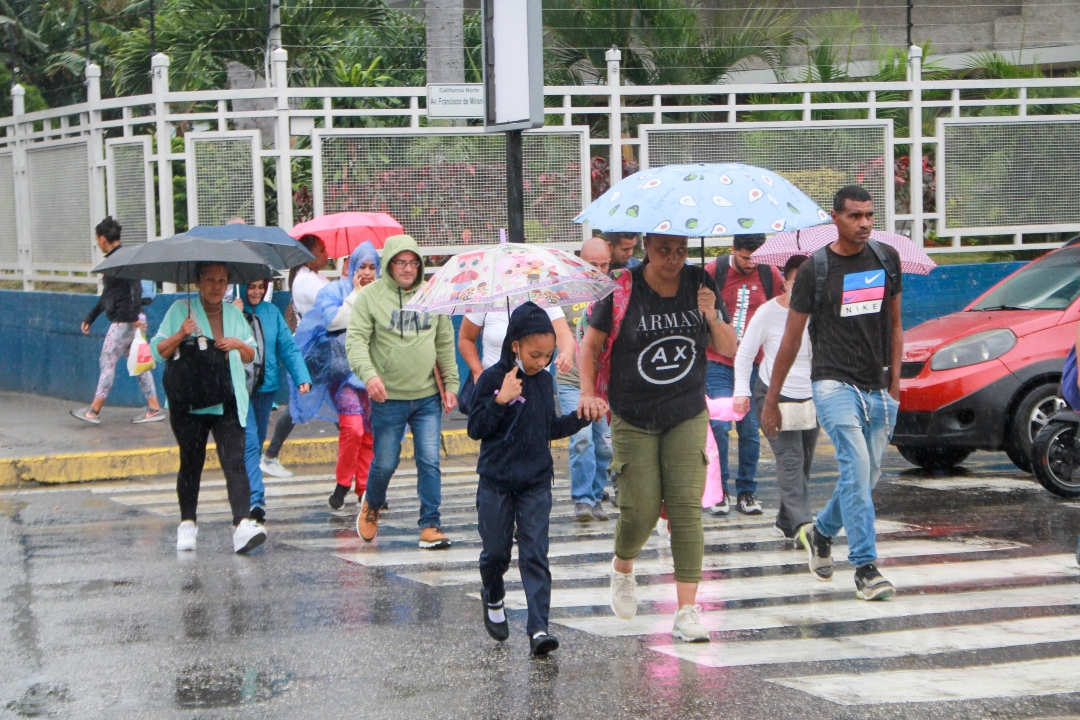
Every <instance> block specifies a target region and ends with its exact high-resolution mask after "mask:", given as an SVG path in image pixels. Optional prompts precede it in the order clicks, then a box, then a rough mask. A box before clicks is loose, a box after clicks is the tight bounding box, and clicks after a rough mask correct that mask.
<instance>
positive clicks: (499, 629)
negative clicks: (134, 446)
mask: <svg viewBox="0 0 1080 720" xmlns="http://www.w3.org/2000/svg"><path fill="white" fill-rule="evenodd" d="M480 604H481V605H483V606H484V628H485V629H486V630H487V631H488V635H490V636H491V637H492V639H494V640H498V641H499V642H505V641H506V639H507V638H508V637H510V621H509V620H507V619H506V607H505V605H504V604H503V601H502V600H500V601H499V602H497V603H495V604H493V605H489V604H488V603H487V601H484V602H481V603H480ZM488 608H491V609H492V610H502V611H503V621H502V622H495V621H494V620H492V619H491V616H490V615H489V614H488Z"/></svg>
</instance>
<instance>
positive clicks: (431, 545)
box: [420, 526, 450, 550]
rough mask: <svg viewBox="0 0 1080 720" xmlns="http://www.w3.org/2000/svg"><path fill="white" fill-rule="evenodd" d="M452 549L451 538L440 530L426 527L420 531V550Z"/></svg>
mask: <svg viewBox="0 0 1080 720" xmlns="http://www.w3.org/2000/svg"><path fill="white" fill-rule="evenodd" d="M448 547H450V538H448V537H446V533H444V532H443V531H442V530H441V529H440V528H437V527H434V526H432V527H426V528H424V529H423V530H421V531H420V548H421V549H423V550H445V549H446V548H448Z"/></svg>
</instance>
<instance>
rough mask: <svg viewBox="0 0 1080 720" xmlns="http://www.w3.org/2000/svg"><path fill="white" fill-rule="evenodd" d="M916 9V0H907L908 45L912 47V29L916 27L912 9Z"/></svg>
mask: <svg viewBox="0 0 1080 720" xmlns="http://www.w3.org/2000/svg"><path fill="white" fill-rule="evenodd" d="M914 9H915V2H914V0H907V46H908V47H911V31H912V29H913V28H914V27H915V25H914V23H912V21H911V11H912V10H914Z"/></svg>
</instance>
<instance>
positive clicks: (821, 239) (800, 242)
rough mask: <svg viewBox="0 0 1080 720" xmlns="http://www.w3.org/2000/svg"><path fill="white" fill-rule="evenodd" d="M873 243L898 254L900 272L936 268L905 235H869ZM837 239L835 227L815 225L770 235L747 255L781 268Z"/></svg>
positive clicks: (922, 273)
mask: <svg viewBox="0 0 1080 720" xmlns="http://www.w3.org/2000/svg"><path fill="white" fill-rule="evenodd" d="M870 237H871V239H873V240H877V241H878V242H879V243H883V244H885V245H892V246H893V247H894V248H896V251H897V252H898V253H900V265H901V268H900V269H901V272H906V273H914V274H916V275H929V274H930V271H931V270H933V269H934V268H936V267H937V263H936V262H934V261H933V260H931V259H930V256H929V255H927V254H926V252H925V251H924V250H923V249H922V248H921V247H919V246H918V245H916V244H915V243H913V242H912V241H911V238H909V237H908V236H907V235H897V234H896V233H887V232H881V231H880V230H874V231H873V232H871V233H870ZM836 238H837V232H836V225H833V224H832V223H830V224H828V225H817V226H815V227H810V228H806V229H805V230H800V231H798V232H782V233H777V234H775V235H773V236H772V237H771V238H769V239H768V240H767V241H766V242H765V244H764V245H762V246H761V247H760V248H758V249H757V250H755V251H754V254H753V255H752V256H751V257H752V258H753V260H754V262H757V263H761V264H763V265H775V266H777V267H783V266H784V263H786V262H787V261H788V258H790V257H791V256H792V255H810V254H811V253H813V252H814V251H815V250H817V249H818V248H823V247H825V246H826V245H828V244H829V243H832V242H835V241H836Z"/></svg>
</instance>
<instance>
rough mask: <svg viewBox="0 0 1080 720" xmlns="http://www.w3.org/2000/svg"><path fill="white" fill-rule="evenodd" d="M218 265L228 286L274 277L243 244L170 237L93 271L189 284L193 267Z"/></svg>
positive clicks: (124, 251) (121, 253) (131, 249)
mask: <svg viewBox="0 0 1080 720" xmlns="http://www.w3.org/2000/svg"><path fill="white" fill-rule="evenodd" d="M201 262H214V263H221V264H222V265H225V266H226V267H227V268H228V269H229V282H233V283H241V284H246V283H250V282H254V281H256V280H265V279H267V278H272V277H274V276H275V275H277V270H275V269H274V268H273V267H272V266H271V265H270V264H268V263H267V260H266V257H265V256H264V255H262V254H260V253H258V252H256V251H255V250H253V249H252V248H251V247H250V246H249V245H248V244H246V243H239V242H222V241H221V240H208V239H206V238H202V237H195V236H192V235H173V236H172V237H171V238H167V239H165V240H154V241H152V242H148V243H143V244H142V245H131V246H128V247H122V248H120V249H119V250H117V251H116V252H115V253H113V254H112V255H110V256H109V257H108V258H106V259H105V262H103V263H101V264H100V265H98V266H97V267H96V268H94V269H93V272H99V273H104V274H106V275H108V276H110V277H118V278H124V279H127V280H153V281H155V282H170V283H178V284H180V283H191V282H194V281H195V277H196V275H195V266H196V265H198V264H199V263H201Z"/></svg>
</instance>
